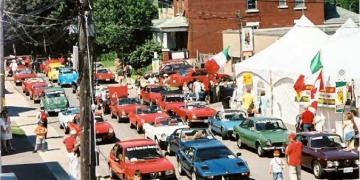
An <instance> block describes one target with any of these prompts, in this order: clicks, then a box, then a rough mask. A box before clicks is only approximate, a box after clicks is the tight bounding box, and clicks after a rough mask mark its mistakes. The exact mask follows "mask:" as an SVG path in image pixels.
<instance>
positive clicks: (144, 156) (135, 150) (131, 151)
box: [108, 139, 176, 180]
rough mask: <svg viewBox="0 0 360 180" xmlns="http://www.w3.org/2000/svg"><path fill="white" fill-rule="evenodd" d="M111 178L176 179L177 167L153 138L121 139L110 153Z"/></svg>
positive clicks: (131, 179)
mask: <svg viewBox="0 0 360 180" xmlns="http://www.w3.org/2000/svg"><path fill="white" fill-rule="evenodd" d="M108 159H109V162H108V164H109V169H110V176H111V177H110V178H111V179H117V178H120V179H127V180H134V179H135V175H136V174H139V173H140V176H141V179H169V180H170V179H176V175H175V168H174V166H173V165H172V164H171V162H170V161H169V160H167V159H166V158H165V157H164V156H163V155H162V153H161V150H160V148H159V147H158V146H157V145H156V143H155V142H154V141H153V140H150V139H134V140H127V141H120V142H118V143H116V144H115V145H114V147H113V148H112V149H111V151H110V155H109V158H108Z"/></svg>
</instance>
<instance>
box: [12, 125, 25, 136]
mask: <svg viewBox="0 0 360 180" xmlns="http://www.w3.org/2000/svg"><path fill="white" fill-rule="evenodd" d="M11 132H12V134H13V136H26V134H25V131H24V130H23V129H21V128H20V127H19V126H11Z"/></svg>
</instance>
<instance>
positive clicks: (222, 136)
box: [220, 127, 227, 140]
mask: <svg viewBox="0 0 360 180" xmlns="http://www.w3.org/2000/svg"><path fill="white" fill-rule="evenodd" d="M220 131H221V132H220V133H221V138H222V140H225V139H226V138H227V137H226V134H225V132H224V128H223V127H221V130H220Z"/></svg>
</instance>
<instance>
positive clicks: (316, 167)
mask: <svg viewBox="0 0 360 180" xmlns="http://www.w3.org/2000/svg"><path fill="white" fill-rule="evenodd" d="M313 173H314V176H315V177H316V178H317V179H321V178H322V177H323V176H324V170H323V168H322V166H321V164H320V163H319V162H318V161H315V162H314V164H313Z"/></svg>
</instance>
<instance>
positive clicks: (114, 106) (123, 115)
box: [110, 98, 147, 122]
mask: <svg viewBox="0 0 360 180" xmlns="http://www.w3.org/2000/svg"><path fill="white" fill-rule="evenodd" d="M138 107H147V106H145V105H142V104H140V101H139V99H137V98H120V99H117V100H112V101H111V103H110V111H111V117H112V118H115V117H117V120H118V122H122V121H124V120H127V119H128V118H129V114H131V113H135V111H136V108H138Z"/></svg>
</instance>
